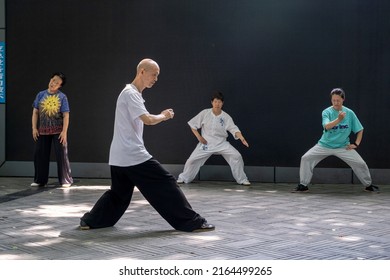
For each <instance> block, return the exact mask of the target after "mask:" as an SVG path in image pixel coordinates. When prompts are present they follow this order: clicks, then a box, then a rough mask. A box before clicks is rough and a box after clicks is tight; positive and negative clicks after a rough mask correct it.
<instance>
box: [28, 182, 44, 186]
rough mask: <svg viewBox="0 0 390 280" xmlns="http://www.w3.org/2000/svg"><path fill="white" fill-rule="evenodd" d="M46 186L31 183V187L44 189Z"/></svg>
mask: <svg viewBox="0 0 390 280" xmlns="http://www.w3.org/2000/svg"><path fill="white" fill-rule="evenodd" d="M44 186H45V185H42V184H38V183H31V185H30V187H44Z"/></svg>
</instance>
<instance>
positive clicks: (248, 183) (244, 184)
mask: <svg viewBox="0 0 390 280" xmlns="http://www.w3.org/2000/svg"><path fill="white" fill-rule="evenodd" d="M241 185H243V186H250V185H251V182H249V181H248V180H245V181H244V182H242V183H241Z"/></svg>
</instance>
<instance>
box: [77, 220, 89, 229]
mask: <svg viewBox="0 0 390 280" xmlns="http://www.w3.org/2000/svg"><path fill="white" fill-rule="evenodd" d="M80 229H81V230H88V229H91V227H90V226H89V225H87V223H86V222H84V221H83V220H81V219H80Z"/></svg>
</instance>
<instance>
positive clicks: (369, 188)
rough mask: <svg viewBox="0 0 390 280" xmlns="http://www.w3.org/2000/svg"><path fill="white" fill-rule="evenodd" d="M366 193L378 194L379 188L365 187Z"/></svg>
mask: <svg viewBox="0 0 390 280" xmlns="http://www.w3.org/2000/svg"><path fill="white" fill-rule="evenodd" d="M364 190H365V191H366V192H371V193H379V192H380V191H379V188H378V187H377V186H374V185H371V186H369V187H366V188H365V189H364Z"/></svg>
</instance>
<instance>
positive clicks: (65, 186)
mask: <svg viewBox="0 0 390 280" xmlns="http://www.w3.org/2000/svg"><path fill="white" fill-rule="evenodd" d="M71 185H72V184H62V185H61V187H63V188H70V186H71Z"/></svg>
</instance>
